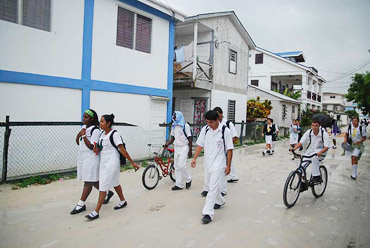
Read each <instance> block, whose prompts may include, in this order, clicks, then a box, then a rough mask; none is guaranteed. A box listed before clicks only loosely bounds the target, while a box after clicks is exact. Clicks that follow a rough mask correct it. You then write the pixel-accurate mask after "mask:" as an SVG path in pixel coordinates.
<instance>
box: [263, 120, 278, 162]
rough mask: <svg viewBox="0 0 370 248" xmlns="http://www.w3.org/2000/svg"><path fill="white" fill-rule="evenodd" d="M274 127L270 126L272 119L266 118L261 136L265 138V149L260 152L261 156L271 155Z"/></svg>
mask: <svg viewBox="0 0 370 248" xmlns="http://www.w3.org/2000/svg"><path fill="white" fill-rule="evenodd" d="M275 128H276V127H275V126H274V125H273V124H272V119H270V118H267V123H266V124H265V126H264V127H263V132H262V136H265V141H266V149H265V150H264V151H263V152H262V155H263V156H265V155H266V153H267V154H268V155H272V135H273V134H274V133H275V131H276V130H275Z"/></svg>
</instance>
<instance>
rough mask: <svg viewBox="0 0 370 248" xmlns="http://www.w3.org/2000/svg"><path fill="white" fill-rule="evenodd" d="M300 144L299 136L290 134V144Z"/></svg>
mask: <svg viewBox="0 0 370 248" xmlns="http://www.w3.org/2000/svg"><path fill="white" fill-rule="evenodd" d="M297 143H298V135H294V134H290V136H289V144H291V145H293V144H297Z"/></svg>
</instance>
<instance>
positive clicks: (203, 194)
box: [200, 191, 208, 197]
mask: <svg viewBox="0 0 370 248" xmlns="http://www.w3.org/2000/svg"><path fill="white" fill-rule="evenodd" d="M200 195H201V196H202V197H207V195H208V191H203V192H202V193H200Z"/></svg>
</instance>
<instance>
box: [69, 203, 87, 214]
mask: <svg viewBox="0 0 370 248" xmlns="http://www.w3.org/2000/svg"><path fill="white" fill-rule="evenodd" d="M77 206H79V205H77ZM77 206H76V207H75V208H74V209H73V210H72V211H71V214H72V215H73V214H79V213H81V212H83V211H86V205H84V206H83V207H82V208H80V209H79V210H77ZM79 207H81V206H79Z"/></svg>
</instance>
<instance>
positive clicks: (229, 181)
mask: <svg viewBox="0 0 370 248" xmlns="http://www.w3.org/2000/svg"><path fill="white" fill-rule="evenodd" d="M237 181H239V179H229V180H227V182H228V183H236V182H237Z"/></svg>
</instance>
